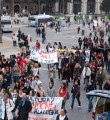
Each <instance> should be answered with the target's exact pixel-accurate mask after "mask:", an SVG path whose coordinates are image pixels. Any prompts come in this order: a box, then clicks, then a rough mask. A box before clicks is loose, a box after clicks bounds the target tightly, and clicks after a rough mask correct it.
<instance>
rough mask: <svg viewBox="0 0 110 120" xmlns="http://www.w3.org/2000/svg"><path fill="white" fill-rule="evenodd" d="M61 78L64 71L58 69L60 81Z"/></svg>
mask: <svg viewBox="0 0 110 120" xmlns="http://www.w3.org/2000/svg"><path fill="white" fill-rule="evenodd" d="M61 76H62V69H59V68H58V77H59V79H60V78H61Z"/></svg>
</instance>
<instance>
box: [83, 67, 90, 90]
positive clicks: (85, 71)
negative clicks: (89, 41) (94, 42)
mask: <svg viewBox="0 0 110 120" xmlns="http://www.w3.org/2000/svg"><path fill="white" fill-rule="evenodd" d="M82 73H83V78H84V83H85V88H84V90H86V88H87V86H88V82H89V78H90V75H91V70H90V68H89V67H88V65H86V66H85V67H84V68H83V72H82Z"/></svg>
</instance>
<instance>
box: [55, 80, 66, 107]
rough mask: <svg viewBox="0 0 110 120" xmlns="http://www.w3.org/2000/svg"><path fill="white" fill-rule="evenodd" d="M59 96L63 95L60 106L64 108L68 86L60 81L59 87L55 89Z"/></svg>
mask: <svg viewBox="0 0 110 120" xmlns="http://www.w3.org/2000/svg"><path fill="white" fill-rule="evenodd" d="M57 92H58V93H59V94H60V95H61V97H63V103H62V108H65V104H66V100H67V93H68V88H67V85H66V83H64V82H63V83H61V86H60V88H59V89H58V91H57Z"/></svg>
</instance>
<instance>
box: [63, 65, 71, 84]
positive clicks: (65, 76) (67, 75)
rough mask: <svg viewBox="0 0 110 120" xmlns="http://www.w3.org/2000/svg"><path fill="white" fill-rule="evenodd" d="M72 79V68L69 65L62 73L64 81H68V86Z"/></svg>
mask: <svg viewBox="0 0 110 120" xmlns="http://www.w3.org/2000/svg"><path fill="white" fill-rule="evenodd" d="M70 77H71V68H70V67H69V64H68V63H67V64H66V65H65V67H64V69H63V71H62V80H66V83H67V85H68V82H70Z"/></svg>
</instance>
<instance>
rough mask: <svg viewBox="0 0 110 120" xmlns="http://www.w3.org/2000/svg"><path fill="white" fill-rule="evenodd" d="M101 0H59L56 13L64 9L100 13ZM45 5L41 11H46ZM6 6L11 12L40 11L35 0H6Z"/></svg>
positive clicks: (66, 12) (65, 10)
mask: <svg viewBox="0 0 110 120" xmlns="http://www.w3.org/2000/svg"><path fill="white" fill-rule="evenodd" d="M12 1H14V4H12ZM63 1H64V3H63ZM68 1H69V2H68ZM101 1H102V0H58V1H57V2H56V4H55V8H54V10H55V13H63V11H64V13H65V14H72V13H74V14H77V13H78V12H82V13H85V14H89V13H93V14H94V13H95V14H100V12H101V11H100V4H101ZM63 4H64V7H63ZM43 6H45V5H41V11H42V12H45V11H43ZM5 7H6V9H7V10H8V11H9V12H11V11H13V12H14V13H15V12H16V13H17V12H18V13H20V12H22V10H24V9H25V10H26V11H28V12H34V11H38V5H37V3H35V2H34V0H5ZM63 8H64V9H63Z"/></svg>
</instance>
